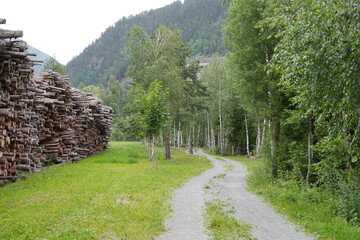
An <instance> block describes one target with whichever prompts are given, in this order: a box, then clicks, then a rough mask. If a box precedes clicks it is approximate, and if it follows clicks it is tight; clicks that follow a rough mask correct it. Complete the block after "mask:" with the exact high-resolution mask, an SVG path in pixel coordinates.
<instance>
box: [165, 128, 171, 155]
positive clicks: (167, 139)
mask: <svg viewBox="0 0 360 240" xmlns="http://www.w3.org/2000/svg"><path fill="white" fill-rule="evenodd" d="M165 159H166V160H170V159H171V153H170V128H169V127H166V129H165Z"/></svg>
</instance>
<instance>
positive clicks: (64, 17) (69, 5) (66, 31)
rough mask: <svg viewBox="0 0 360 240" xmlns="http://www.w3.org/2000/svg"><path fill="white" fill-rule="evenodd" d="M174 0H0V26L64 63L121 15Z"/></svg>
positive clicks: (166, 3) (161, 5)
mask: <svg viewBox="0 0 360 240" xmlns="http://www.w3.org/2000/svg"><path fill="white" fill-rule="evenodd" d="M174 1H175V0H101V1H98V0H88V1H84V0H56V1H54V0H2V2H1V4H0V18H5V19H6V24H5V25H0V28H3V29H9V30H22V31H23V32H24V37H23V38H22V39H23V40H25V41H27V43H28V44H29V45H31V46H33V47H35V48H38V49H39V50H41V51H43V52H45V53H47V54H49V55H51V56H55V57H56V59H57V60H58V61H59V62H61V63H62V64H66V63H67V62H68V61H70V60H71V59H72V58H73V57H74V56H76V55H79V54H80V53H81V52H82V50H84V48H85V47H87V46H88V45H89V44H90V43H91V42H93V41H94V40H96V39H97V38H98V37H99V36H100V34H101V33H102V32H104V31H105V29H106V28H107V27H109V26H111V25H113V24H114V23H115V22H117V21H118V20H119V19H121V18H122V17H124V16H125V17H128V16H130V15H136V14H138V13H140V12H143V11H146V10H150V9H155V8H159V7H163V6H165V5H168V4H170V3H172V2H174Z"/></svg>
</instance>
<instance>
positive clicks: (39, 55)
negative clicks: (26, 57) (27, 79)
mask: <svg viewBox="0 0 360 240" xmlns="http://www.w3.org/2000/svg"><path fill="white" fill-rule="evenodd" d="M28 52H30V53H35V54H36V56H35V57H32V56H31V57H30V58H31V59H35V60H40V61H43V62H45V60H46V59H47V58H49V57H50V56H49V55H48V54H46V53H44V52H42V51H40V50H39V49H37V48H34V47H32V46H30V45H29V49H28ZM43 65H44V63H42V64H41V65H36V66H34V69H35V70H42V69H43Z"/></svg>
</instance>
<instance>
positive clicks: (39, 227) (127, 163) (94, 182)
mask: <svg viewBox="0 0 360 240" xmlns="http://www.w3.org/2000/svg"><path fill="white" fill-rule="evenodd" d="M160 151H161V150H158V152H160ZM183 152H184V151H183V150H175V151H173V158H174V159H175V160H176V161H165V160H162V159H160V160H159V168H158V170H157V171H155V170H154V169H153V168H152V164H151V163H150V162H148V161H147V156H146V152H145V149H144V147H143V146H142V145H141V144H140V143H120V142H111V143H110V149H109V150H107V151H105V152H103V153H100V154H97V155H95V156H92V157H90V158H87V159H84V160H82V161H80V162H78V163H74V164H64V165H57V166H52V167H49V168H47V169H46V170H44V171H42V172H40V173H36V174H32V175H29V176H28V179H27V180H25V181H18V182H16V183H13V184H9V185H7V186H5V187H3V188H0V219H1V220H0V222H1V223H0V239H153V238H154V237H155V236H156V235H158V234H159V233H160V232H161V231H162V230H164V225H163V224H164V218H165V216H166V215H167V214H168V213H169V211H170V210H169V209H170V208H169V204H168V202H167V200H168V199H169V198H170V197H171V193H172V191H173V189H174V188H177V187H179V186H181V184H182V183H184V182H185V181H186V179H188V178H190V177H192V176H195V175H198V174H200V173H201V172H202V171H204V170H205V169H207V168H210V167H211V165H210V163H209V161H207V160H206V159H204V158H200V157H189V156H186V155H185V154H184V153H183ZM161 155H162V154H159V156H161Z"/></svg>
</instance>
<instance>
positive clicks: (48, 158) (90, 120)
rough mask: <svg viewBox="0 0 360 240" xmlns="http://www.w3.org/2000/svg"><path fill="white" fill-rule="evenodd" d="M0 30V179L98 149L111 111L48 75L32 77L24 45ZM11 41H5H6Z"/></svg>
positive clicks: (106, 132) (12, 34) (105, 139)
mask: <svg viewBox="0 0 360 240" xmlns="http://www.w3.org/2000/svg"><path fill="white" fill-rule="evenodd" d="M20 35H22V32H21V34H20V31H9V30H3V29H0V44H1V46H0V179H1V181H2V183H6V182H9V181H13V180H16V178H17V176H18V174H19V172H20V171H28V172H36V171H38V170H39V169H41V168H42V167H43V166H44V165H45V164H46V163H48V162H54V163H71V162H74V161H78V160H80V159H82V158H84V157H87V156H90V155H92V154H95V153H98V152H100V151H103V150H104V149H106V148H107V143H108V141H109V139H110V133H111V125H112V120H113V110H112V109H111V108H110V107H106V106H104V105H102V104H101V102H100V100H99V99H97V98H95V97H92V96H91V95H90V94H88V93H84V92H82V91H80V90H77V89H75V88H72V87H71V86H70V84H69V78H68V77H67V76H62V75H60V74H59V73H56V72H53V71H50V70H48V71H39V72H37V73H35V74H34V70H33V66H34V65H35V64H36V62H35V61H33V60H31V59H29V58H28V56H31V55H34V54H31V53H28V52H27V51H26V50H27V48H28V47H27V44H26V43H25V42H23V41H20V40H16V41H14V40H12V39H11V38H14V37H18V36H20ZM9 38H10V39H9Z"/></svg>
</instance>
